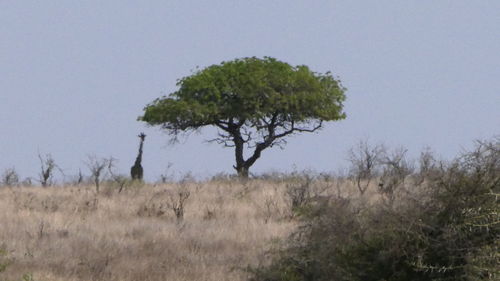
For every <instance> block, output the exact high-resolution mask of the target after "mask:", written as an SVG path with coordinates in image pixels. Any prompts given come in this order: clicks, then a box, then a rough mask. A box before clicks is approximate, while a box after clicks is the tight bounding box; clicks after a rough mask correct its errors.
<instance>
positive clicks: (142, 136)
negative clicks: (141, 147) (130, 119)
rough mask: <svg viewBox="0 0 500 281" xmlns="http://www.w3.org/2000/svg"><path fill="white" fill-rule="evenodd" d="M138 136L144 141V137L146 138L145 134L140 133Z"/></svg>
mask: <svg viewBox="0 0 500 281" xmlns="http://www.w3.org/2000/svg"><path fill="white" fill-rule="evenodd" d="M138 137H139V138H140V139H141V141H144V139H145V138H146V134H144V133H140V134H139V135H138Z"/></svg>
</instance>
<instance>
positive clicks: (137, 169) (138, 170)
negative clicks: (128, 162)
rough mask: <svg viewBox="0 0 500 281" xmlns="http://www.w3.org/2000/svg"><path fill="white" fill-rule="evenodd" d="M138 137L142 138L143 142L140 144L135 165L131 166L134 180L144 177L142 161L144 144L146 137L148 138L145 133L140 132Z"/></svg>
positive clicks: (131, 174)
mask: <svg viewBox="0 0 500 281" xmlns="http://www.w3.org/2000/svg"><path fill="white" fill-rule="evenodd" d="M138 137H139V138H140V139H141V143H140V144H139V154H138V155H137V158H136V159H135V163H134V166H132V168H130V176H131V177H132V179H133V180H142V177H143V175H144V171H143V169H142V166H141V162H142V146H143V144H144V139H145V138H146V135H145V134H144V133H140V134H139V136H138Z"/></svg>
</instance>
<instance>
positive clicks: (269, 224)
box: [0, 179, 369, 281]
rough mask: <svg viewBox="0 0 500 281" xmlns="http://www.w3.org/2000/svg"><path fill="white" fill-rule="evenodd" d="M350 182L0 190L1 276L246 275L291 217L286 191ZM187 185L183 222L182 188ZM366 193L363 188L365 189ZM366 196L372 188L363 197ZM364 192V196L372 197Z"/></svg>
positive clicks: (331, 189)
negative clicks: (178, 208)
mask: <svg viewBox="0 0 500 281" xmlns="http://www.w3.org/2000/svg"><path fill="white" fill-rule="evenodd" d="M304 184H306V185H310V186H308V187H310V191H311V192H312V193H314V195H315V196H318V195H325V194H336V195H339V194H338V193H339V192H340V191H341V190H344V191H345V190H351V191H353V194H355V190H354V189H352V188H350V187H349V186H345V185H349V183H347V182H346V183H341V182H335V181H333V180H330V181H321V182H314V183H310V182H303V180H297V179H295V180H290V179H288V180H281V181H278V180H250V181H246V182H240V181H237V180H212V181H207V182H202V183H198V182H185V183H175V184H174V183H172V184H163V185H148V184H145V185H140V184H135V185H133V186H129V187H126V188H125V189H124V190H123V191H122V192H120V193H119V192H118V188H117V187H116V186H112V185H104V186H102V187H101V191H100V192H99V194H96V193H95V188H94V187H93V186H64V187H48V188H41V187H11V188H7V187H5V188H0V247H1V248H0V249H3V252H4V255H3V257H0V263H4V264H5V263H6V264H7V268H6V270H5V272H2V273H0V280H21V279H22V277H23V275H24V278H25V279H28V280H29V279H30V278H31V279H32V280H65V281H69V280H122V281H124V280H178V281H181V280H207V281H208V280H213V281H223V280H232V281H235V280H246V279H247V274H246V272H245V270H244V269H245V268H246V267H247V266H248V265H256V264H258V263H259V262H262V261H263V260H265V253H266V250H268V249H269V248H270V247H272V246H273V244H275V242H276V241H279V240H280V239H282V238H285V237H286V236H287V235H288V234H289V233H291V231H292V230H293V229H294V228H295V226H296V225H297V221H296V220H295V219H294V216H293V212H292V207H291V205H292V200H291V198H292V197H291V196H290V193H289V191H290V190H292V189H294V188H297V187H298V188H300V187H301V185H304ZM186 192H188V193H189V197H188V198H187V200H186V201H185V202H184V206H183V207H184V217H183V220H179V219H177V218H176V215H175V212H174V210H173V207H176V204H178V203H179V202H178V200H179V194H186ZM365 195H366V194H365ZM368 197H369V196H368ZM368 197H367V198H368Z"/></svg>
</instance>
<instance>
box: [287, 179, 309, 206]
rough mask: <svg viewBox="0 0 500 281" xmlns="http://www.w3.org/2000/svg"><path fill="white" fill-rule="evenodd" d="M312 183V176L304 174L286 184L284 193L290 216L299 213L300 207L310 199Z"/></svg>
mask: <svg viewBox="0 0 500 281" xmlns="http://www.w3.org/2000/svg"><path fill="white" fill-rule="evenodd" d="M312 183H313V178H312V177H311V176H309V175H308V174H304V175H301V176H300V177H296V179H295V180H293V181H292V182H290V183H287V184H286V190H285V195H286V197H287V198H288V200H289V202H290V210H291V216H294V215H295V214H297V213H300V212H301V211H302V208H303V207H305V206H306V205H307V204H308V203H309V202H310V201H311V198H312V195H311V190H312Z"/></svg>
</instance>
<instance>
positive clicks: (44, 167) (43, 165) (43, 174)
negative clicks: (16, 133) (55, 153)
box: [38, 153, 60, 187]
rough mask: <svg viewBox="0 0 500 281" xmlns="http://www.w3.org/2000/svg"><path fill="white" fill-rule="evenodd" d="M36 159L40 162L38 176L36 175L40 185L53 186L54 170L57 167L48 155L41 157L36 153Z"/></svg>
mask: <svg viewBox="0 0 500 281" xmlns="http://www.w3.org/2000/svg"><path fill="white" fill-rule="evenodd" d="M38 159H39V160H40V174H38V178H39V181H40V184H41V185H42V186H43V187H47V186H51V185H52V184H53V177H54V170H55V169H56V168H58V166H57V164H56V162H55V160H54V158H52V155H50V154H46V155H45V157H43V156H42V155H41V154H40V153H38ZM59 170H60V169H59Z"/></svg>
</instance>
